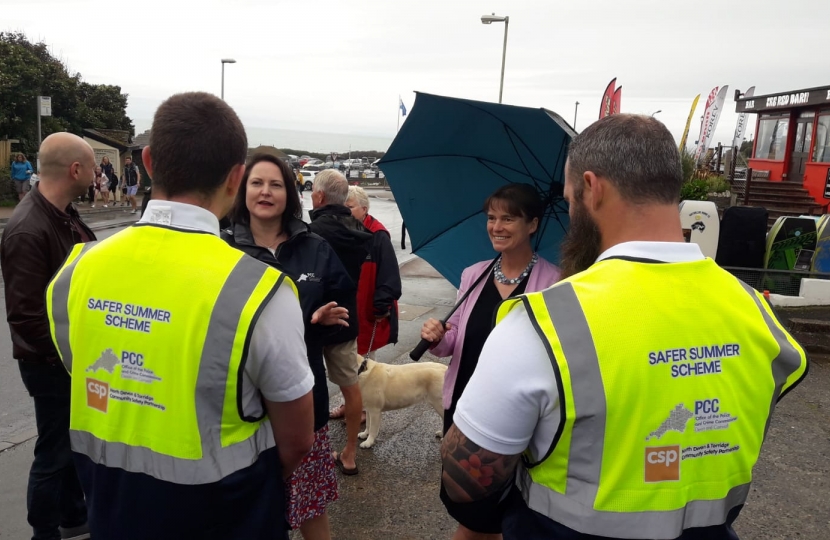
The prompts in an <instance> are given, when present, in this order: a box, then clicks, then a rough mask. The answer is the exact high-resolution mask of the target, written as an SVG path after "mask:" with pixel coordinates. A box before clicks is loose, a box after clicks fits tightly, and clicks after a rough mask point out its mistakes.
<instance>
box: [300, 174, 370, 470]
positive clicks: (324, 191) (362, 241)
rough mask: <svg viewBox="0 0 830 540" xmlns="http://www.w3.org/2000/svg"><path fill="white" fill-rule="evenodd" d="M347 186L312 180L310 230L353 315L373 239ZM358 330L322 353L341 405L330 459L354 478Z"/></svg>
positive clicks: (337, 177)
mask: <svg viewBox="0 0 830 540" xmlns="http://www.w3.org/2000/svg"><path fill="white" fill-rule="evenodd" d="M348 196H349V184H348V182H346V178H345V177H344V176H343V175H342V174H340V173H339V172H337V171H335V170H333V169H326V170H325V171H322V172H321V173H320V174H317V175H315V177H314V187H313V188H312V191H311V204H312V206H313V207H314V209H313V210H312V211H311V212H310V214H309V215H310V216H311V231H312V232H314V233H317V234H319V235H320V236H322V237H323V238H324V239H325V240H326V241H327V242H328V243H329V245H330V246H331V247H332V249H333V250H334V252H335V253H336V254H337V257H338V258H339V259H340V262H342V263H343V266H344V267H345V268H346V271H347V272H348V273H349V277H350V278H351V280H352V284H353V288H352V289H351V291H352V294H351V295H350V297H349V298H347V299H344V301H343V302H344V303H343V306H344V307H346V308H347V309H348V310H349V313H357V284H358V282H359V281H360V270H361V268H362V266H363V262H364V261H365V260H366V257H367V256H368V255H369V247H370V245H371V241H372V234H371V233H370V232H368V231H367V230H366V228H365V227H364V226H363V224H362V223H360V222H359V221H358V220H356V219H355V218H354V217H353V216H352V213H351V210H349V209H348V208H346V206H345V202H346V198H347V197H348ZM358 330H359V328H358V325H357V324H353V325H350V326H349V327H348V328H347V329H345V330H344V331H342V332H341V334H342V335H341V337H340V340H339V341H338V342H337V344H335V345H327V346H326V347H325V348H324V349H323V357H324V358H325V360H326V368H327V371H328V375H329V380H331V382H332V383H334V384H336V385H337V386H339V387H340V391H341V392H342V393H343V401H344V402H345V419H346V447H345V448H344V449H343V451H342V452H340V454H338V455H336V456H335V462H336V463H337V466H338V467H339V468H340V470H341V471H342V472H343V474H346V475H355V474H357V473H358V469H357V462H356V459H357V434H358V433H359V432H360V420H361V413H362V411H363V398H362V397H361V395H360V385H359V384H358V369H359V368H360V360H359V359H358V356H357V336H358Z"/></svg>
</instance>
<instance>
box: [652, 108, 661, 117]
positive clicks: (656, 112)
mask: <svg viewBox="0 0 830 540" xmlns="http://www.w3.org/2000/svg"><path fill="white" fill-rule="evenodd" d="M661 112H663V109H660V110H659V111H654V112H653V113H651V116H654V115H655V114H660V113H661Z"/></svg>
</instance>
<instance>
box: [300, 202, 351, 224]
mask: <svg viewBox="0 0 830 540" xmlns="http://www.w3.org/2000/svg"><path fill="white" fill-rule="evenodd" d="M308 215H309V216H310V217H311V221H314V220H315V219H318V218H320V217H322V216H351V215H352V211H351V210H349V208H348V207H346V206H344V205H342V204H327V205H325V206H321V207H320V208H315V209H314V210H311V211H310V212H309V213H308Z"/></svg>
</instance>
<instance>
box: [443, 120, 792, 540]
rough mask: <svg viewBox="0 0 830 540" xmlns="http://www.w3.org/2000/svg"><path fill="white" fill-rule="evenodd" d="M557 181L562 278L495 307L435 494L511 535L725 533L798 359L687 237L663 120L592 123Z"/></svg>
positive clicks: (686, 537) (768, 317) (745, 292)
mask: <svg viewBox="0 0 830 540" xmlns="http://www.w3.org/2000/svg"><path fill="white" fill-rule="evenodd" d="M565 172H566V174H565V176H566V182H565V198H566V199H567V200H568V202H569V204H570V218H571V220H570V230H569V232H568V235H567V237H566V239H565V240H564V241H563V244H562V250H561V255H562V268H563V270H565V272H566V275H568V276H570V277H568V278H567V279H565V280H563V281H561V282H560V283H558V284H556V285H554V286H553V287H551V288H550V289H547V290H546V291H543V292H539V293H533V294H528V295H525V296H523V297H521V298H519V299H516V300H511V301H509V302H505V303H504V304H503V305H502V307H501V308H500V310H499V312H498V315H497V323H496V327H495V329H494V331H493V333H492V334H491V335H490V338H489V339H488V341H487V343H486V345H485V347H484V350H483V351H482V354H481V357H480V359H479V362H478V367H477V368H476V372H475V374H474V375H473V377H472V380H471V381H470V383H469V385H468V386H467V388H466V390H465V392H464V394H463V396H462V397H461V399H460V401H459V403H458V408H457V410H456V413H455V416H454V423H455V426H454V427H453V428H452V429H451V430H450V432H449V433H447V436H446V437H445V440H444V443H443V446H442V457H443V465H444V477H443V481H444V485H445V486H446V488H447V491H448V493H449V494H450V496H451V498H453V500H455V501H458V502H467V503H469V504H470V505H471V508H476V507H478V508H479V510H480V511H481V512H482V513H489V512H495V511H499V512H503V514H504V517H503V533H504V538H505V540H510V539H521V540H534V539H542V538H557V539H588V538H590V539H593V538H599V537H601V538H625V539H646V538H648V539H683V540H691V539H704V538H705V539H707V540H719V539H736V538H737V535H736V534H735V532H734V530H733V529H732V523H733V522H734V520H735V519H736V517H737V516H738V513H739V512H740V510H741V508H742V506H743V504H744V502H745V501H746V498H747V495H748V493H749V487H750V482H751V480H752V469H753V467H754V466H755V463H756V462H757V460H758V456H759V454H760V452H761V445H762V443H763V440H764V437H765V435H766V433H767V429H768V427H769V422H770V420H771V416H772V411H773V409H774V408H775V404H776V403H777V401H778V400H779V399H780V398H781V397H782V396H783V395H784V394H785V393H786V392H788V391H789V390H791V389H792V388H793V387H794V386H795V385H796V384H798V383H799V382H800V381H801V379H802V378H803V377H804V376H805V375H806V372H807V360H806V357H805V355H804V351H803V350H802V349H801V347H800V346H799V345H798V344H797V343H796V342H795V340H794V339H793V338H792V337H791V336H790V335H789V334H788V333H787V332H786V330H784V328H783V327H782V326H781V324H780V323H779V322H778V321H777V319H776V317H775V315H774V313H773V312H772V310H771V308H770V306H769V305H768V304H767V303H766V302H765V300H764V298H763V296H762V295H760V294H759V293H758V292H757V291H755V290H753V289H752V288H751V287H749V286H748V285H746V284H744V283H742V282H741V281H739V280H738V279H736V278H735V277H733V276H732V275H731V274H729V273H727V272H726V271H724V270H722V269H720V268H719V267H718V266H717V265H716V264H715V262H714V261H713V260H711V259H706V258H704V257H703V255H702V254H701V252H700V249H699V247H698V246H697V245H696V244H688V243H685V241H684V237H683V233H682V230H681V227H680V216H679V212H678V203H679V194H680V187H681V184H682V182H683V179H682V172H681V165H680V156H679V153H678V150H677V147H676V146H675V144H674V140H673V138H672V136H671V134H670V133H669V131H668V130H667V129H666V128H665V126H664V125H663V124H661V123H660V122H659V121H657V120H655V119H653V118H649V117H643V116H633V115H614V116H610V117H608V118H605V119H602V120H600V121H598V122H596V123H595V124H593V125H592V126H590V127H588V128H586V129H585V130H584V131H583V132H582V133H581V134H580V135H579V136H577V137H576V138H575V139H574V140H573V142H572V143H571V145H570V148H569V156H568V162H567V165H566V171H565ZM514 481H515V482H514Z"/></svg>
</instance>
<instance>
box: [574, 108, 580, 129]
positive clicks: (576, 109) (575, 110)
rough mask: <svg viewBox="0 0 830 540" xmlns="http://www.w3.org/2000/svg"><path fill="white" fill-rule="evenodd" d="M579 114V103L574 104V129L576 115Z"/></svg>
mask: <svg viewBox="0 0 830 540" xmlns="http://www.w3.org/2000/svg"><path fill="white" fill-rule="evenodd" d="M578 112H579V102H578V101H577V102H576V107H574V129H576V113H578Z"/></svg>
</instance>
